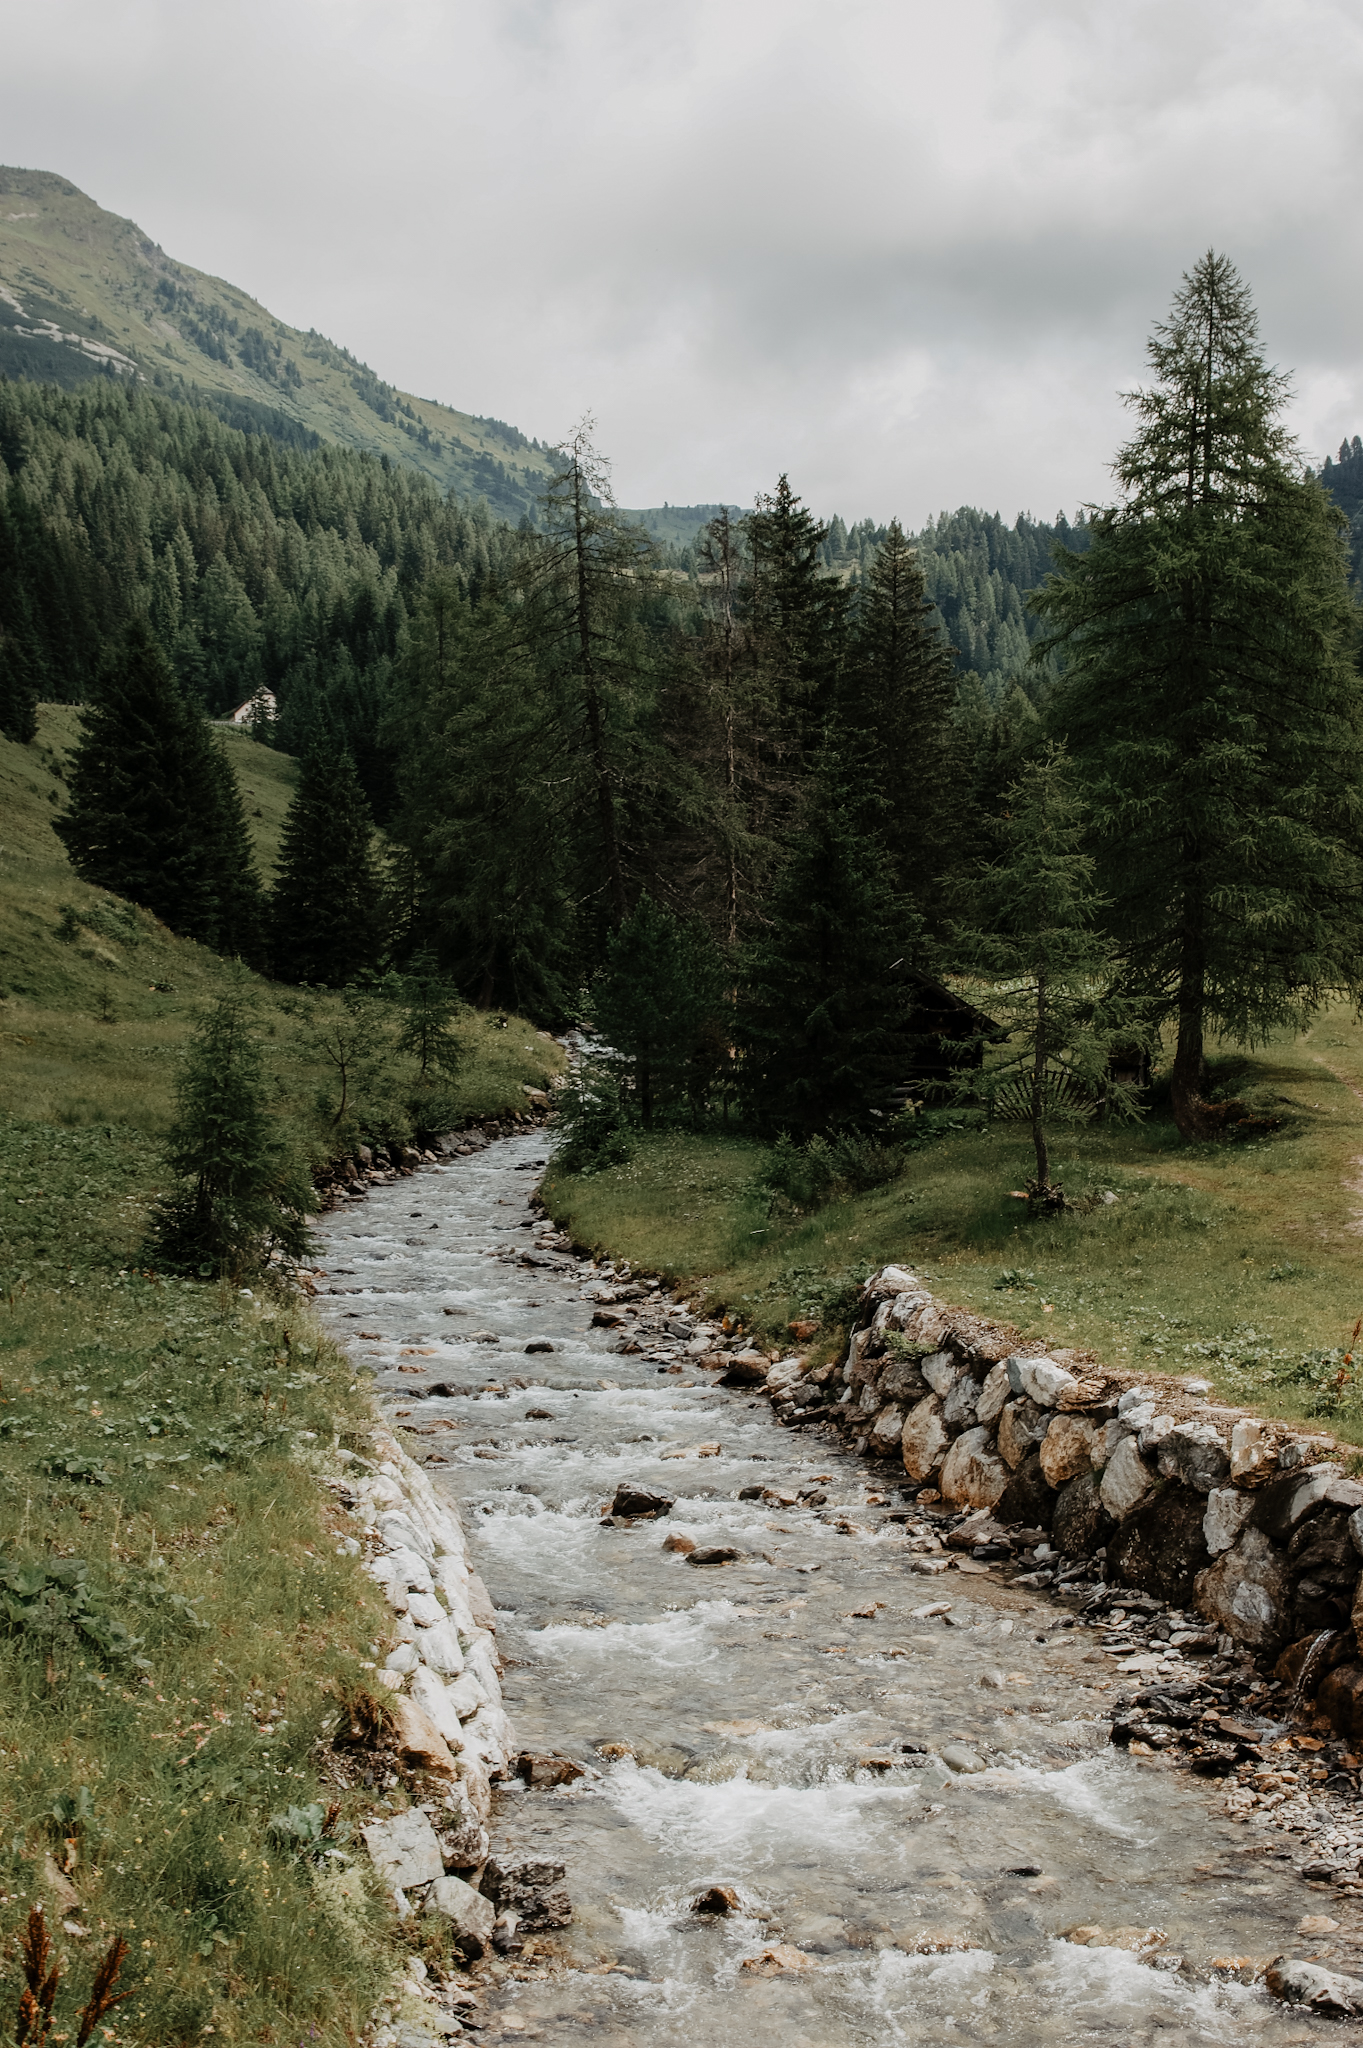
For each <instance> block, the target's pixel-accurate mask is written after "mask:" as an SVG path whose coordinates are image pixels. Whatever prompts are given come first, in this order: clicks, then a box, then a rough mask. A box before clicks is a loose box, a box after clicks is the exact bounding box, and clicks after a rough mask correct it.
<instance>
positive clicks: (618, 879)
mask: <svg viewBox="0 0 1363 2048" xmlns="http://www.w3.org/2000/svg"><path fill="white" fill-rule="evenodd" d="M586 488H587V486H586V480H585V478H584V477H583V474H582V469H581V465H580V464H579V463H578V462H577V461H576V459H574V463H573V546H574V553H575V555H576V558H577V634H578V663H579V671H580V674H581V677H582V693H583V697H584V700H585V703H586V710H587V740H588V744H589V746H590V748H591V755H592V769H593V772H594V774H595V776H596V804H597V812H598V814H599V816H600V819H601V840H602V849H603V851H604V853H605V856H606V875H607V880H608V881H609V884H610V893H611V904H612V908H613V909H614V912H615V917H616V921H617V922H618V923H620V924H623V923H624V921H625V918H626V916H627V914H628V905H627V903H626V901H625V876H624V870H623V869H622V867H621V865H620V841H619V838H618V835H617V833H616V829H615V797H614V794H613V792H612V790H611V785H610V773H609V770H608V768H607V765H606V735H605V727H604V724H603V721H602V717H601V699H600V696H599V694H598V691H597V687H596V659H595V656H594V654H593V652H592V588H591V576H590V561H589V558H588V551H587V538H586V513H585V508H584V506H583V502H582V500H583V497H584V495H585V493H586Z"/></svg>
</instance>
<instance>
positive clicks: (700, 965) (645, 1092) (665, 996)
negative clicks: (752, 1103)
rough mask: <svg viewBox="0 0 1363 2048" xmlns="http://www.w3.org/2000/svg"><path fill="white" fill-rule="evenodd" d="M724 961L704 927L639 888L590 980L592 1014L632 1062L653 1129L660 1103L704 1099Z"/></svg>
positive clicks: (637, 1096) (666, 1108) (640, 1107)
mask: <svg viewBox="0 0 1363 2048" xmlns="http://www.w3.org/2000/svg"><path fill="white" fill-rule="evenodd" d="M723 978H724V977H723V967H722V963H721V961H720V958H719V955H718V953H717V952H716V950H715V948H714V945H713V944H712V942H711V940H710V939H709V937H708V935H707V934H706V933H705V931H704V930H703V929H701V928H699V927H697V926H696V925H694V924H691V925H687V924H683V923H682V921H681V920H680V919H679V918H677V917H674V916H673V915H672V913H671V912H670V911H669V910H666V909H665V908H663V907H662V906H661V905H659V904H656V903H655V902H654V901H653V899H652V898H651V897H649V896H641V897H640V898H639V901H638V903H637V904H636V905H635V907H634V909H633V911H632V912H631V913H630V915H629V916H628V917H627V918H626V920H625V922H624V923H623V924H622V925H621V926H620V927H619V929H618V930H616V931H614V932H612V933H611V936H610V939H609V941H608V942H607V946H606V962H605V965H604V967H603V968H602V969H601V971H600V973H599V974H598V975H597V976H596V978H595V980H594V981H593V983H592V988H591V995H590V1004H591V1011H592V1018H593V1022H594V1023H595V1025H596V1027H597V1029H598V1030H599V1031H600V1032H601V1033H602V1034H603V1036H604V1037H605V1039H606V1042H607V1043H608V1044H609V1045H610V1046H611V1048H612V1049H613V1050H614V1051H615V1052H617V1053H619V1054H621V1055H623V1057H624V1059H625V1060H626V1061H627V1062H628V1063H629V1071H630V1078H631V1081H632V1085H633V1095H634V1103H635V1106H636V1108H637V1111H638V1115H639V1118H640V1121H641V1122H642V1124H643V1125H644V1128H645V1129H646V1130H647V1129H649V1128H651V1126H652V1124H653V1119H654V1116H655V1114H656V1113H657V1112H659V1111H661V1112H662V1113H663V1114H664V1115H667V1114H673V1113H675V1112H677V1111H678V1110H680V1109H681V1108H682V1107H683V1106H684V1105H686V1104H689V1105H690V1106H691V1108H692V1109H693V1110H697V1109H700V1108H701V1107H703V1105H704V1101H705V1095H706V1084H707V1082H708V1080H709V1077H710V1074H711V1072H712V1071H713V1069H714V1067H715V1064H716V1058H717V1053H718V1050H719V1034H718V1028H717V1024H716V1019H717V1016H718V1014H719V1012H720V1009H721V1004H722V996H723Z"/></svg>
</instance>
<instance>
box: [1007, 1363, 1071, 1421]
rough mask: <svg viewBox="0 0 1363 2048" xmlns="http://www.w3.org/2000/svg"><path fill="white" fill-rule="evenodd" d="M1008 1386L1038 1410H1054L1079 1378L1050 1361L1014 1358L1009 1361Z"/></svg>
mask: <svg viewBox="0 0 1363 2048" xmlns="http://www.w3.org/2000/svg"><path fill="white" fill-rule="evenodd" d="M1008 1384H1009V1385H1010V1386H1011V1387H1012V1389H1013V1391H1014V1393H1016V1394H1026V1395H1027V1396H1028V1398H1029V1399H1031V1400H1033V1401H1035V1402H1036V1403H1037V1405H1038V1407H1041V1408H1054V1407H1055V1406H1056V1404H1057V1403H1058V1401H1059V1400H1060V1397H1061V1395H1062V1394H1068V1393H1071V1392H1072V1391H1073V1389H1074V1388H1075V1387H1077V1386H1078V1384H1079V1381H1078V1378H1077V1376H1076V1375H1075V1374H1074V1373H1072V1372H1067V1371H1066V1370H1065V1367H1064V1366H1063V1365H1057V1364H1056V1363H1055V1361H1054V1359H1051V1358H1024V1357H1022V1356H1020V1355H1017V1354H1015V1355H1014V1356H1013V1357H1012V1358H1010V1359H1009V1360H1008Z"/></svg>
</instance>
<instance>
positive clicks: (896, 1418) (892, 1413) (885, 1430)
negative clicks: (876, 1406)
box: [866, 1401, 904, 1458]
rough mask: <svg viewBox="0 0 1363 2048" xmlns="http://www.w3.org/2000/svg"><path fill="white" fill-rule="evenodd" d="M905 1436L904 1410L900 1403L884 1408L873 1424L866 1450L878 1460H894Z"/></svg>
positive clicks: (893, 1402) (896, 1402) (894, 1402)
mask: <svg viewBox="0 0 1363 2048" xmlns="http://www.w3.org/2000/svg"><path fill="white" fill-rule="evenodd" d="M903 1434H904V1410H903V1408H902V1406H901V1405H900V1403H899V1402H898V1401H891V1402H890V1403H889V1405H888V1406H887V1407H885V1408H882V1409H881V1411H880V1413H879V1414H878V1415H877V1417H876V1419H875V1421H874V1422H873V1423H872V1424H871V1434H870V1438H869V1440H868V1442H867V1446H866V1448H867V1449H868V1450H869V1451H870V1452H871V1453H872V1455H873V1456H875V1457H877V1458H892V1457H893V1456H894V1454H895V1452H896V1451H897V1450H898V1449H899V1445H900V1441H901V1439H902V1437H903Z"/></svg>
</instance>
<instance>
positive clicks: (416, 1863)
mask: <svg viewBox="0 0 1363 2048" xmlns="http://www.w3.org/2000/svg"><path fill="white" fill-rule="evenodd" d="M360 1833H361V1834H362V1835H363V1837H364V1845H365V1847H366V1848H367V1849H368V1851H369V1854H370V1856H371V1857H372V1858H373V1862H374V1868H375V1869H376V1870H377V1871H378V1874H379V1876H380V1877H381V1878H382V1879H383V1881H384V1883H385V1884H386V1885H389V1886H391V1887H392V1889H393V1890H394V1891H410V1890H411V1889H412V1887H413V1886H415V1885H419V1884H430V1883H431V1881H432V1880H433V1879H434V1878H437V1877H443V1875H444V1872H445V1861H444V1858H443V1857H442V1855H441V1853H440V1844H439V1842H438V1841H437V1840H436V1835H435V1829H434V1828H433V1827H432V1826H431V1823H430V1821H429V1820H428V1819H427V1817H426V1815H425V1814H424V1813H423V1812H422V1811H421V1809H420V1807H416V1806H412V1807H408V1809H407V1811H406V1812H405V1813H397V1814H394V1816H393V1818H392V1820H376V1821H373V1822H371V1823H370V1825H369V1826H368V1827H367V1828H361V1829H360Z"/></svg>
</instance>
